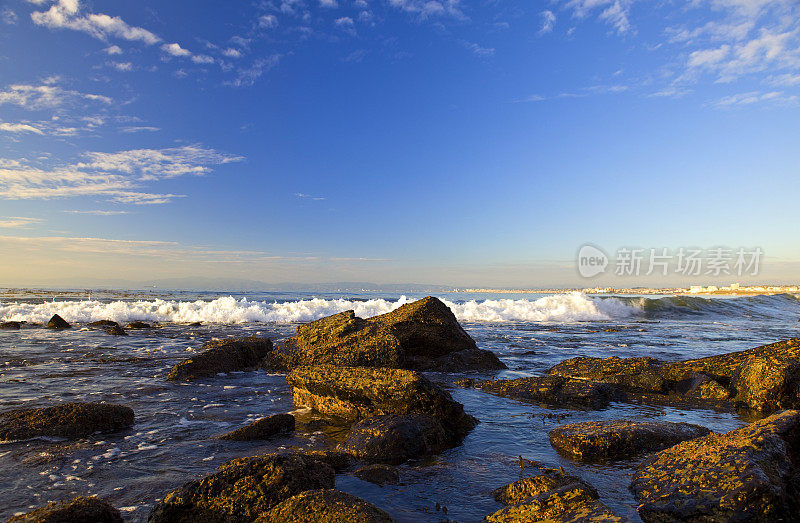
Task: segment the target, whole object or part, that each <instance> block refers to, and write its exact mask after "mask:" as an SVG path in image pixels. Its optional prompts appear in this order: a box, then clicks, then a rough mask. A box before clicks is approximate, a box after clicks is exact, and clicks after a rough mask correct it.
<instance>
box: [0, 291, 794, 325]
mask: <svg viewBox="0 0 800 523" xmlns="http://www.w3.org/2000/svg"><path fill="white" fill-rule="evenodd" d="M411 301H413V300H411V299H409V298H407V297H406V296H402V297H400V298H399V299H397V300H386V299H368V300H348V299H323V298H312V299H303V300H295V301H285V302H277V301H257V300H252V299H251V300H248V299H247V298H241V299H237V298H234V297H231V296H228V297H220V298H217V299H214V300H197V301H179V300H163V299H154V300H139V301H113V302H103V301H99V300H80V301H58V302H56V301H52V302H45V303H38V304H34V303H18V302H14V303H10V302H4V303H0V319H2V320H3V321H10V320H14V321H28V322H40V323H41V322H45V321H47V320H48V319H49V318H50V317H51V316H52V315H53V314H59V315H60V316H62V317H63V318H64V319H66V320H67V321H69V322H77V323H85V322H91V321H97V320H104V319H111V320H115V321H118V322H128V321H134V320H143V321H157V322H174V323H188V322H197V321H199V322H203V323H225V324H233V323H253V322H267V323H294V322H306V321H311V320H316V319H319V318H322V317H324V316H328V315H331V314H336V313H338V312H342V311H346V310H354V311H355V313H356V315H357V316H360V317H362V318H367V317H370V316H375V315H377V314H383V313H385V312H390V311H392V310H394V309H396V308H398V307H400V306H401V305H403V304H405V303H409V302H411ZM444 301H445V303H446V304H447V305H448V306H449V307H450V309H452V311H453V313H454V314H455V315H456V317H457V318H458V319H459V320H461V321H474V322H556V323H558V322H564V323H567V322H576V321H598V320H600V321H602V320H623V319H628V318H636V317H639V318H659V317H664V318H666V317H669V318H676V317H682V316H688V317H691V316H696V315H706V314H714V315H724V316H734V317H737V316H744V317H781V316H786V315H787V314H797V313H798V312H800V300H798V298H797V297H796V296H792V295H777V296H755V297H740V298H727V299H719V298H701V297H691V296H673V297H665V298H645V297H619V298H617V297H598V296H586V295H585V294H582V293H579V292H574V293H565V294H555V295H551V296H543V297H541V298H538V299H535V300H527V299H516V300H515V299H499V300H480V301H476V300H470V301H455V302H454V301H448V300H444Z"/></svg>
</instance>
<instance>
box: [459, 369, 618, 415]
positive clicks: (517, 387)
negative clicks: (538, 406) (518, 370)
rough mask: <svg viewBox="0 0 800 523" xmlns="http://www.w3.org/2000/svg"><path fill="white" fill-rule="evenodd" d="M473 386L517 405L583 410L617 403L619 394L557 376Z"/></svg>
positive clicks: (609, 387) (602, 386)
mask: <svg viewBox="0 0 800 523" xmlns="http://www.w3.org/2000/svg"><path fill="white" fill-rule="evenodd" d="M474 386H475V387H476V388H478V389H480V390H483V391H486V392H490V393H492V394H495V395H497V396H502V397H504V398H511V399H514V400H518V401H525V402H529V403H543V404H546V405H554V406H564V407H578V408H586V409H603V408H605V407H607V406H608V404H609V403H611V401H614V400H617V399H620V393H619V391H618V390H617V389H616V388H615V387H613V386H612V385H608V384H606V383H596V382H592V381H589V380H577V379H570V378H562V377H561V376H538V377H532V378H517V379H513V380H492V381H480V382H476V383H474Z"/></svg>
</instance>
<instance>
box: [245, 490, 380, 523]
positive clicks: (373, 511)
mask: <svg viewBox="0 0 800 523" xmlns="http://www.w3.org/2000/svg"><path fill="white" fill-rule="evenodd" d="M256 521H257V522H258V523H278V522H280V523H284V522H296V523H342V522H347V523H391V522H392V521H394V520H393V519H392V518H391V517H390V516H389V514H387V513H386V512H384V511H383V510H381V509H379V508H378V507H376V506H375V505H373V504H371V503H367V502H366V501H364V500H363V499H361V498H357V497H355V496H353V495H351V494H347V493H346V492H341V491H339V490H333V489H326V490H307V491H305V492H302V493H300V494H298V495H296V496H293V497H291V498H289V499H287V500H286V501H283V502H282V503H280V504H279V505H277V506H276V507H274V508H273V509H272V510H270V511H269V512H267V513H266V514H264V515H262V516H261V517H259V518H258V519H257V520H256Z"/></svg>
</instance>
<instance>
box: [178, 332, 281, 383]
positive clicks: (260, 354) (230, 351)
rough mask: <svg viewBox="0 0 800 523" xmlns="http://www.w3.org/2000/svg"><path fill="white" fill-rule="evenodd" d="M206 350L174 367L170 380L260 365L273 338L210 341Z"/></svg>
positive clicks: (205, 347) (194, 377)
mask: <svg viewBox="0 0 800 523" xmlns="http://www.w3.org/2000/svg"><path fill="white" fill-rule="evenodd" d="M202 348H203V349H204V350H203V351H202V352H200V353H199V354H195V355H194V356H192V357H191V358H189V359H186V360H184V361H182V362H180V363H178V364H177V365H175V366H174V367H172V370H171V371H170V372H169V375H168V376H167V379H168V380H173V381H178V380H184V381H190V380H194V379H197V378H201V377H204V376H214V375H215V374H217V373H220V372H231V371H236V370H248V369H253V368H256V367H258V365H259V363H261V360H262V359H264V356H266V355H267V353H268V352H269V351H270V350H272V341H270V340H269V339H267V338H259V337H258V336H249V337H247V338H230V339H225V340H216V341H212V342H209V343H206V344H205V345H203V347H202Z"/></svg>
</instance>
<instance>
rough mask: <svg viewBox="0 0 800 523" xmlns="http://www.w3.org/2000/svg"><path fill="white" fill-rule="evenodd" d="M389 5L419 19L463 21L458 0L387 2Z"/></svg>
mask: <svg viewBox="0 0 800 523" xmlns="http://www.w3.org/2000/svg"><path fill="white" fill-rule="evenodd" d="M389 5H391V6H392V7H395V8H397V9H400V10H402V11H405V12H406V13H410V14H413V15H415V16H417V17H419V18H421V19H425V18H431V17H450V18H456V19H465V18H466V15H464V12H463V11H462V10H461V2H460V0H389Z"/></svg>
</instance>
